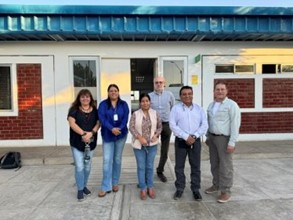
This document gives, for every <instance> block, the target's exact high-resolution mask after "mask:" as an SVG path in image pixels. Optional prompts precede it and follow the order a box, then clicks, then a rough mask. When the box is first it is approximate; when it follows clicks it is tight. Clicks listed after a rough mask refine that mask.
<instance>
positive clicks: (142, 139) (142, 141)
mask: <svg viewBox="0 0 293 220" xmlns="http://www.w3.org/2000/svg"><path fill="white" fill-rule="evenodd" d="M138 140H139V142H140V144H141V145H142V146H147V145H148V142H147V141H146V139H145V138H144V137H140V138H139V139H138Z"/></svg>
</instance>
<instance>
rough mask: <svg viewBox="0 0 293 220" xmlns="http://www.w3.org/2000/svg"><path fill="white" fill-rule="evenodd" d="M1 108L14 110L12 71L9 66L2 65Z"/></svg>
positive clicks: (0, 81) (0, 76) (0, 84)
mask: <svg viewBox="0 0 293 220" xmlns="http://www.w3.org/2000/svg"><path fill="white" fill-rule="evenodd" d="M0 110H12V90H11V72H10V67H9V66H0Z"/></svg>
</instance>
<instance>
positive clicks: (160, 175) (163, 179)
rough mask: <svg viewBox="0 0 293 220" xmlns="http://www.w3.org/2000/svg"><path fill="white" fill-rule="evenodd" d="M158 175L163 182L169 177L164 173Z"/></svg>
mask: <svg viewBox="0 0 293 220" xmlns="http://www.w3.org/2000/svg"><path fill="white" fill-rule="evenodd" d="M157 175H158V177H159V179H160V180H161V181H162V182H163V183H165V182H167V177H166V176H165V175H164V174H163V173H157Z"/></svg>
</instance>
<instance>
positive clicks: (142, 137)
mask: <svg viewBox="0 0 293 220" xmlns="http://www.w3.org/2000/svg"><path fill="white" fill-rule="evenodd" d="M150 101H151V100H150V96H149V95H148V94H146V93H142V94H141V95H140V97H139V104H140V109H138V110H137V111H135V112H133V114H132V116H131V118H130V127H129V131H130V133H131V134H132V147H133V151H134V154H135V158H136V163H137V178H138V183H139V188H140V198H141V199H142V200H145V199H146V197H147V194H148V195H149V197H150V198H152V199H154V198H155V197H156V194H155V191H154V188H153V187H154V160H155V156H156V153H157V144H158V141H159V139H158V137H159V135H160V133H161V131H162V122H161V119H160V116H159V113H158V112H156V111H155V110H154V109H151V108H150V105H151V102H150Z"/></svg>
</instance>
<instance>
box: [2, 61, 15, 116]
mask: <svg viewBox="0 0 293 220" xmlns="http://www.w3.org/2000/svg"><path fill="white" fill-rule="evenodd" d="M0 66H1V67H10V82H11V106H12V108H11V109H0V117H7V116H18V102H17V100H18V86H17V71H16V63H0Z"/></svg>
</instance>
